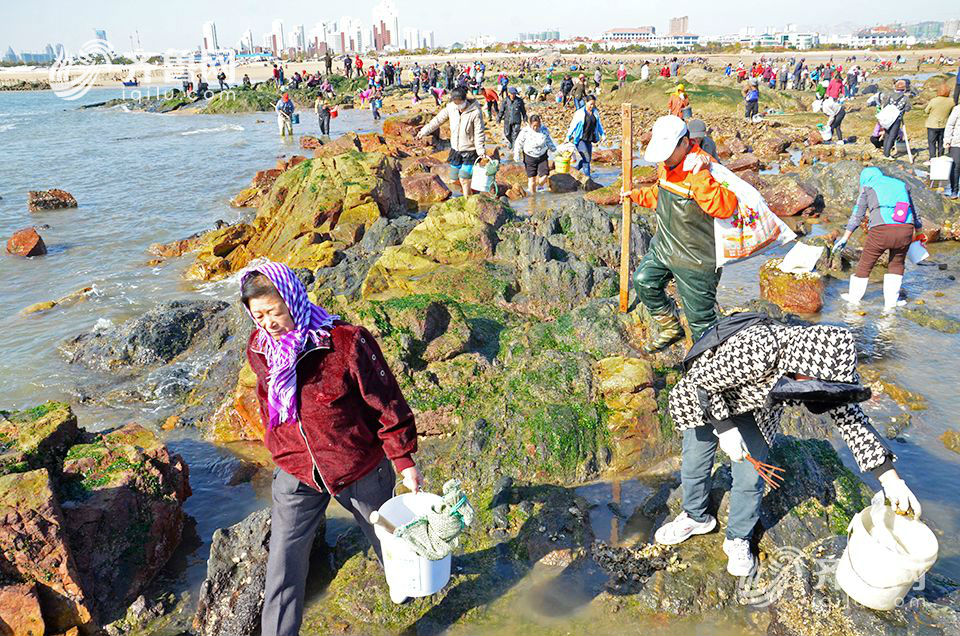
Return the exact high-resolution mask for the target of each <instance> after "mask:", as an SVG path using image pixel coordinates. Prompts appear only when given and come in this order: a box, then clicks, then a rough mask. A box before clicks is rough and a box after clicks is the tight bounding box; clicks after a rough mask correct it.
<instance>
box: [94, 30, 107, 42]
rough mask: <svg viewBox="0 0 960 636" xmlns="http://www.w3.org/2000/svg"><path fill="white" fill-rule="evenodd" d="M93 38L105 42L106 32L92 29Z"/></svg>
mask: <svg viewBox="0 0 960 636" xmlns="http://www.w3.org/2000/svg"><path fill="white" fill-rule="evenodd" d="M93 36H94V37H95V38H97V39H98V40H104V41H106V40H107V32H106V31H104V30H103V29H94V30H93Z"/></svg>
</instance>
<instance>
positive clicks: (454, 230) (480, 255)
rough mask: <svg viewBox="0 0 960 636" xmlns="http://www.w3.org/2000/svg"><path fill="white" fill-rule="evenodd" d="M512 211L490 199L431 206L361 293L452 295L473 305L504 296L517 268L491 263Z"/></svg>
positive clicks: (482, 197) (382, 259)
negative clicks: (500, 230)
mask: <svg viewBox="0 0 960 636" xmlns="http://www.w3.org/2000/svg"><path fill="white" fill-rule="evenodd" d="M508 214H509V208H507V207H506V206H504V205H503V204H501V203H500V202H499V201H497V200H496V199H493V198H492V197H489V196H487V195H474V196H470V197H458V198H456V199H451V200H449V201H445V202H443V203H438V204H436V205H434V206H433V207H431V208H430V211H429V212H428V213H427V217H426V218H425V219H424V220H423V221H421V222H420V223H419V224H417V226H416V227H414V228H413V230H412V231H411V232H410V233H409V234H408V235H407V236H406V238H405V239H404V240H403V243H401V244H400V245H397V246H393V247H388V248H386V249H385V250H384V251H383V254H382V255H381V257H380V258H379V259H378V260H377V262H376V263H374V265H373V267H371V268H370V271H369V272H368V273H367V277H366V279H365V280H364V282H363V286H362V288H361V295H362V296H363V298H364V299H367V300H387V299H389V298H397V297H401V296H409V295H416V294H450V295H452V296H455V297H457V298H460V299H462V300H466V301H471V302H491V301H494V300H496V299H497V298H503V297H504V294H505V293H506V292H507V291H508V289H509V288H510V287H511V286H512V284H513V282H512V277H513V272H512V268H511V269H508V268H506V267H501V266H497V265H495V264H493V263H490V262H487V261H488V260H489V259H490V258H491V257H492V256H493V254H494V246H495V241H496V229H497V228H498V227H499V226H500V225H502V224H503V222H504V221H505V220H506V218H507V216H508Z"/></svg>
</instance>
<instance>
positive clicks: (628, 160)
mask: <svg viewBox="0 0 960 636" xmlns="http://www.w3.org/2000/svg"><path fill="white" fill-rule="evenodd" d="M621 119H622V120H623V138H622V139H621V141H620V155H621V158H622V159H623V186H622V189H623V190H624V191H625V192H630V190H632V189H633V106H632V105H631V104H624V105H623V110H622V113H621ZM632 214H633V201H631V199H630V197H626V198H625V199H624V200H623V220H622V221H621V224H620V313H626V311H627V306H628V300H627V299H628V297H629V296H630V225H631V223H632V221H631V216H632Z"/></svg>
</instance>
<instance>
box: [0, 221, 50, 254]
mask: <svg viewBox="0 0 960 636" xmlns="http://www.w3.org/2000/svg"><path fill="white" fill-rule="evenodd" d="M7 251H8V252H10V253H11V254H16V255H17V256H43V255H44V254H46V253H47V246H46V245H45V244H44V242H43V239H42V238H40V235H39V234H37V231H36V230H35V229H33V228H32V227H28V228H24V229H22V230H17V231H16V232H14V233H13V236H11V237H10V238H9V240H7Z"/></svg>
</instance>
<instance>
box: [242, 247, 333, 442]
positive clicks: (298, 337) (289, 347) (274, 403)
mask: <svg viewBox="0 0 960 636" xmlns="http://www.w3.org/2000/svg"><path fill="white" fill-rule="evenodd" d="M257 272H259V273H261V274H263V275H264V276H266V277H267V278H269V279H270V282H271V283H273V286H274V287H276V288H277V291H278V292H280V297H281V298H283V302H285V303H286V305H287V309H288V310H289V311H290V316H291V317H292V318H293V324H294V328H293V329H292V330H291V331H289V332H287V333H286V334H284V335H283V337H281V338H280V339H279V340H277V339H274V337H273V336H271V335H270V334H269V333H268V332H267V330H266V329H264V328H263V327H261V326H260V325H259V324H257V321H256V320H254V319H253V314H251V313H250V309H249V308H247V314H248V315H249V316H250V319H251V320H253V324H254V325H256V328H257V335H256V339H255V340H254V343H255V345H256V346H257V348H258V349H259V350H260V351H262V352H263V353H264V355H265V356H266V358H267V365H268V367H269V369H270V376H269V385H268V387H267V406H268V409H267V410H268V411H269V414H270V419H269V422H268V427H269V428H270V429H271V430H272V429H274V428H275V427H277V426H279V425H280V424H283V423H286V422H289V421H291V420H294V419H296V418H297V417H298V415H299V409H300V405H299V404H298V402H297V356H299V355H300V352H301V351H303V348H304V346H305V345H306V343H307V339H308V338H309V339H310V340H311V341H312V342H313V343H314V344H315V345H316V346H317V347H320V348H328V347H329V346H330V329H331V328H332V327H333V321H334V320H339V318H340V316H335V315H332V314H328V313H327V312H326V310H324V309H323V308H322V307H319V306H317V305H314V304H313V303H312V302H310V299H309V298H307V289H306V287H304V286H303V283H302V282H300V279H299V278H297V275H296V274H294V273H293V270H292V269H290V268H289V267H287V266H286V265H284V264H283V263H274V262H273V261H268V260H261V261H257V262H254V263H251V264H250V266H249V267H247V268H246V269H245V270H244V271H243V273H242V274H241V275H240V285H241V286H243V283H244V281H246V280H247V278H249V277H250V276H252V275H255V274H256V273H257Z"/></svg>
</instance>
